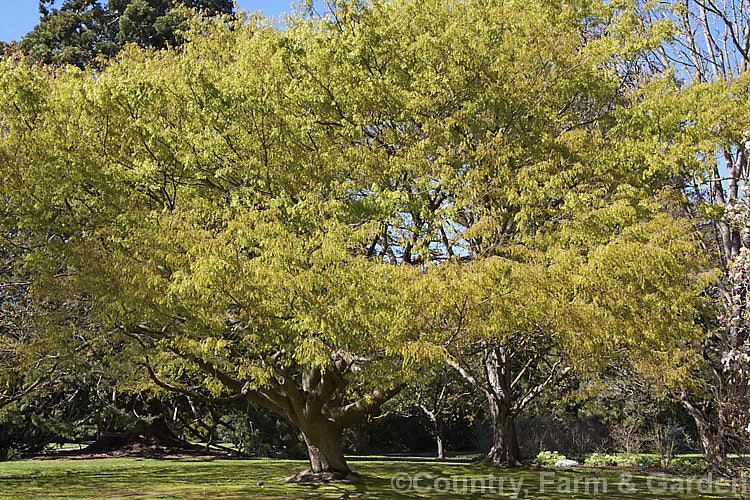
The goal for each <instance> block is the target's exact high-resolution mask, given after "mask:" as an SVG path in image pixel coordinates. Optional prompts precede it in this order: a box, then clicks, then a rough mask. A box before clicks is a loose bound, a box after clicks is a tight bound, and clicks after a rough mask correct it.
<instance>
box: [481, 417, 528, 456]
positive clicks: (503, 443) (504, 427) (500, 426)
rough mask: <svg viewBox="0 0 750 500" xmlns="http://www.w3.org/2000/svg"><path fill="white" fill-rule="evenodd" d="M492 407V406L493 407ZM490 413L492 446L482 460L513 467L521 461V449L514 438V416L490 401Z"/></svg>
mask: <svg viewBox="0 0 750 500" xmlns="http://www.w3.org/2000/svg"><path fill="white" fill-rule="evenodd" d="M493 407H494V408H493ZM490 413H491V414H492V448H491V449H490V451H489V453H487V456H486V457H484V460H482V462H484V463H492V464H497V465H501V466H503V467H515V466H518V465H521V464H522V463H523V456H522V455H521V449H520V448H519V447H518V439H517V438H516V421H515V417H514V416H512V415H510V414H509V413H507V412H503V411H501V410H499V409H498V408H497V403H494V404H493V403H492V402H490Z"/></svg>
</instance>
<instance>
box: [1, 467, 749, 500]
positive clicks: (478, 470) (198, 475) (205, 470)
mask: <svg viewBox="0 0 750 500" xmlns="http://www.w3.org/2000/svg"><path fill="white" fill-rule="evenodd" d="M307 465H308V464H307V462H305V461H301V460H272V459H254V460H235V459H203V460H198V459H189V460H187V459H173V460H155V459H142V458H107V459H86V460H83V459H81V460H23V461H15V462H3V463H0V498H3V499H28V498H103V499H114V498H129V499H146V498H221V499H230V498H236V499H239V498H253V499H255V498H269V499H270V498H295V499H296V498H382V499H390V498H448V497H462V498H487V497H488V496H490V497H492V498H515V493H516V491H518V493H519V495H518V498H545V499H576V498H592V499H593V498H608V499H626V498H627V499H632V498H654V499H656V498H658V499H669V498H674V499H678V498H679V499H684V498H688V499H689V498H702V499H706V498H716V499H720V498H740V496H739V495H733V494H732V492H731V491H727V490H731V488H730V487H728V486H726V484H727V482H726V480H725V481H724V482H723V483H719V482H718V480H714V482H713V483H710V484H711V487H710V490H711V491H710V492H706V487H707V485H708V484H709V483H707V482H706V481H705V480H704V481H703V483H702V484H698V483H695V482H692V483H691V482H690V480H689V479H688V478H687V477H685V476H657V477H651V481H650V483H649V477H648V475H646V474H640V473H637V472H623V471H617V470H599V469H591V468H588V469H587V468H579V469H570V470H562V471H560V470H552V469H523V468H519V469H499V468H497V467H492V466H487V465H474V464H470V463H468V462H459V461H455V460H454V461H436V460H428V459H420V458H417V457H412V458H410V457H399V458H397V459H394V458H393V457H391V458H390V459H385V458H383V457H362V458H357V457H352V459H351V460H350V466H351V467H352V469H353V470H355V471H356V472H357V473H358V474H359V476H360V482H358V483H356V484H340V483H334V484H323V483H319V484H315V483H313V484H310V483H286V482H283V480H282V479H283V478H285V477H289V476H290V475H292V474H294V473H295V472H298V471H300V470H302V469H305V468H306V467H307ZM623 474H626V475H625V476H623ZM394 478H396V480H394ZM414 478H417V479H418V481H417V482H416V483H414V481H413V480H414ZM501 479H502V480H503V482H502V484H500V480H501ZM587 481H588V482H587ZM604 484H606V488H607V489H606V492H603V491H602V487H603V486H604ZM394 485H396V486H397V487H398V488H400V490H402V491H396V490H394V488H393V486H394ZM649 485H650V486H649ZM408 486H411V488H408V489H407V487H408ZM415 486H416V488H415ZM699 486H702V488H703V490H702V491H698V488H699ZM717 486H718V487H717ZM483 488H484V489H483ZM490 488H491V489H490ZM587 488H588V489H587ZM688 488H690V490H691V491H687V489H688ZM542 490H543V491H542Z"/></svg>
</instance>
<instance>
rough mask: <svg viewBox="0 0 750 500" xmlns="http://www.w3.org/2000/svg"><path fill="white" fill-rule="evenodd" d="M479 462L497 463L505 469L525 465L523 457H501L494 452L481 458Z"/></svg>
mask: <svg viewBox="0 0 750 500" xmlns="http://www.w3.org/2000/svg"><path fill="white" fill-rule="evenodd" d="M477 463H478V464H485V465H497V466H498V467H502V468H504V469H507V468H510V467H523V466H524V463H523V461H522V460H521V459H518V458H511V457H506V458H500V457H496V456H494V455H492V454H490V455H487V456H486V457H484V458H483V459H481V460H479V461H478V462H477Z"/></svg>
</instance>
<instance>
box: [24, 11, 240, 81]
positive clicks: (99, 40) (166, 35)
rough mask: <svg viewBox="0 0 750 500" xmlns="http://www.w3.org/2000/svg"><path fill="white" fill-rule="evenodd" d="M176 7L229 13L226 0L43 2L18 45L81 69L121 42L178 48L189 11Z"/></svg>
mask: <svg viewBox="0 0 750 500" xmlns="http://www.w3.org/2000/svg"><path fill="white" fill-rule="evenodd" d="M58 4H59V6H57V5H58ZM180 6H182V7H186V8H187V9H198V10H200V11H201V12H203V13H205V15H208V16H213V15H218V14H231V13H232V12H233V5H232V2H231V1H229V0H212V1H200V0H188V1H183V2H179V3H176V2H173V1H171V0H112V1H109V2H106V4H104V5H103V4H102V2H100V1H99V0H63V1H62V3H59V2H57V1H55V0H42V1H40V2H39V12H40V14H41V17H40V19H39V23H38V24H37V25H36V26H35V27H34V28H33V29H32V30H31V31H30V32H29V33H27V34H26V35H25V36H24V37H23V38H22V39H21V41H20V43H19V44H18V48H19V49H21V50H22V51H23V52H24V53H25V54H27V55H28V56H29V57H30V58H31V59H32V60H33V61H39V62H43V63H46V64H57V65H64V64H72V65H76V66H79V67H83V66H86V65H95V64H98V63H96V60H97V57H99V56H103V57H105V58H110V57H112V56H114V55H115V54H116V53H117V52H119V51H120V49H121V48H122V47H123V46H124V45H125V44H126V43H136V44H138V45H140V46H141V47H154V48H157V49H162V48H164V47H167V46H168V45H170V46H177V45H179V44H180V43H182V39H181V37H180V35H179V32H180V31H181V30H184V29H186V28H187V26H188V23H187V21H188V17H189V15H190V13H189V12H188V11H186V10H182V9H180V8H179V7H180Z"/></svg>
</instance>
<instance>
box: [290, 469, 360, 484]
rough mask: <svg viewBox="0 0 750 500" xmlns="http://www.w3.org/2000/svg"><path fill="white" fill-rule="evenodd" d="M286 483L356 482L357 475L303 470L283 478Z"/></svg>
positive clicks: (357, 479) (357, 480)
mask: <svg viewBox="0 0 750 500" xmlns="http://www.w3.org/2000/svg"><path fill="white" fill-rule="evenodd" d="M284 481H285V482H287V483H323V484H325V483H350V484H353V483H358V482H359V475H357V474H355V473H354V472H347V473H344V472H313V471H312V470H311V469H307V470H303V471H301V472H298V473H297V474H295V475H293V476H291V477H287V478H285V479H284Z"/></svg>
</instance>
